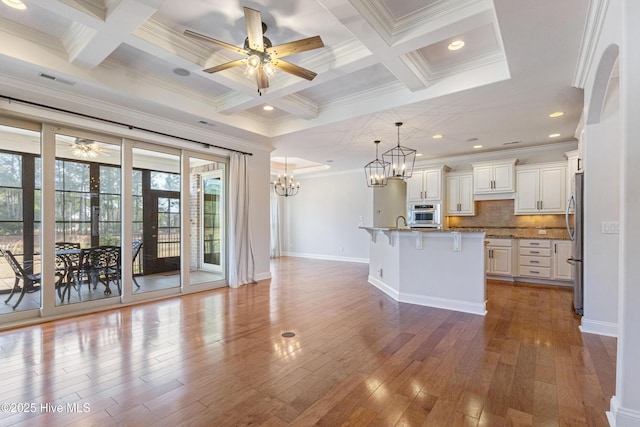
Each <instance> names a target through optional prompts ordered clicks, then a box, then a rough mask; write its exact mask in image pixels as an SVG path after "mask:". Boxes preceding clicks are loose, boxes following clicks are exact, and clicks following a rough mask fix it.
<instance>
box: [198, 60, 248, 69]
mask: <svg viewBox="0 0 640 427" xmlns="http://www.w3.org/2000/svg"><path fill="white" fill-rule="evenodd" d="M246 63H247V58H242V59H236V60H235V61H231V62H226V63H224V64H220V65H216V66H215V67H211V68H207V69H206V70H203V71H204V72H205V73H217V72H218V71H222V70H226V69H229V68H233V67H237V66H239V65H244V64H246Z"/></svg>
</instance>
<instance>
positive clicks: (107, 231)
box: [55, 134, 121, 305]
mask: <svg viewBox="0 0 640 427" xmlns="http://www.w3.org/2000/svg"><path fill="white" fill-rule="evenodd" d="M55 139H56V162H55V193H56V194H55V220H56V221H55V222H56V241H55V252H56V288H57V292H56V304H57V305H63V304H70V303H80V302H86V301H93V300H98V299H104V298H117V297H119V296H120V293H121V280H120V276H119V271H120V242H121V238H120V226H121V222H120V221H121V219H120V218H121V209H120V194H121V183H120V181H121V178H120V177H121V173H120V146H119V145H117V144H112V143H107V142H102V141H98V140H94V139H89V138H83V137H78V136H74V135H63V134H57V135H56V136H55Z"/></svg>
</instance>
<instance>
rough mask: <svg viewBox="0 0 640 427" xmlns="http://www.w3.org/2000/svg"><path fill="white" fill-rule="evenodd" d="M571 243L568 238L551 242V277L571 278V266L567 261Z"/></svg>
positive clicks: (571, 249) (559, 278) (570, 251)
mask: <svg viewBox="0 0 640 427" xmlns="http://www.w3.org/2000/svg"><path fill="white" fill-rule="evenodd" d="M572 252H573V244H572V243H571V241H570V240H555V241H554V242H553V278H554V279H556V280H573V266H572V265H571V264H569V263H568V262H567V259H568V258H571V255H572Z"/></svg>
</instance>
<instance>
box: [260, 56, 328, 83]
mask: <svg viewBox="0 0 640 427" xmlns="http://www.w3.org/2000/svg"><path fill="white" fill-rule="evenodd" d="M271 65H273V67H274V68H277V69H278V70H281V71H284V72H286V73H289V74H293V75H294V76H298V77H302V78H303V79H307V80H309V81H311V80H313V79H314V78H315V77H316V76H317V75H318V73H314V72H313V71H311V70H307V69H306V68H302V67H300V66H298V65H295V64H292V63H291V62H287V61H283V60H282V59H276V60H272V61H271Z"/></svg>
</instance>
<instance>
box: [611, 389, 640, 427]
mask: <svg viewBox="0 0 640 427" xmlns="http://www.w3.org/2000/svg"><path fill="white" fill-rule="evenodd" d="M610 408H611V409H610V410H609V411H607V420H609V425H610V426H611V427H616V426H621V427H622V426H624V427H640V412H638V411H633V410H630V409H625V408H621V407H620V402H618V398H617V397H616V396H613V397H612V398H611V404H610Z"/></svg>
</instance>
